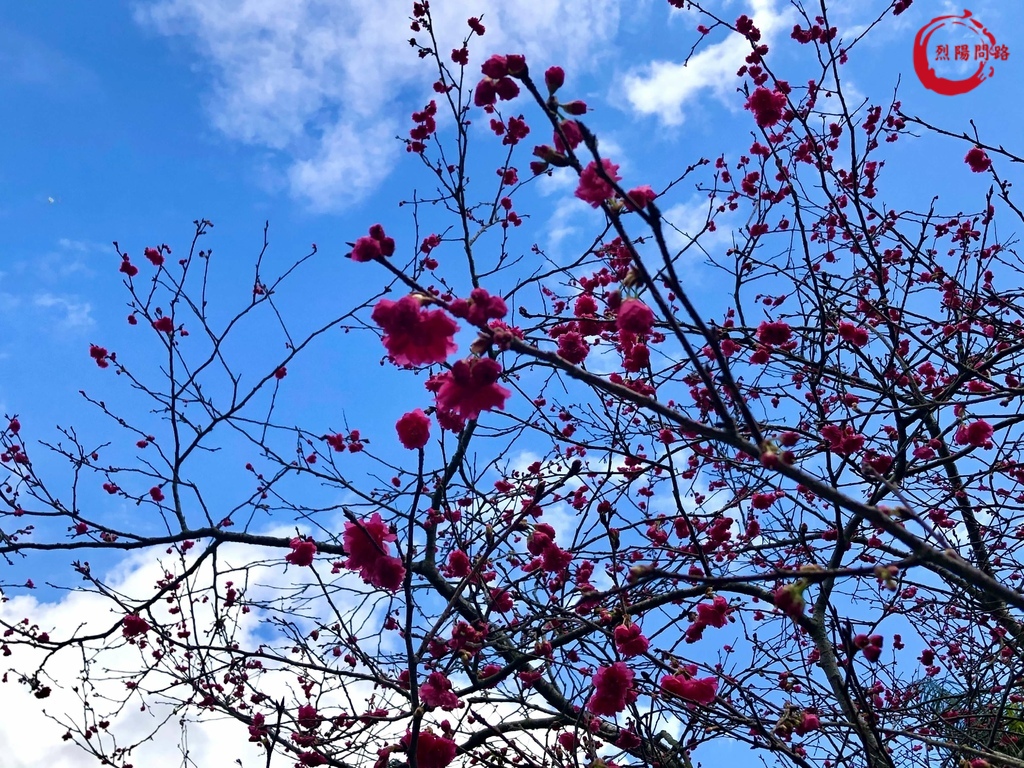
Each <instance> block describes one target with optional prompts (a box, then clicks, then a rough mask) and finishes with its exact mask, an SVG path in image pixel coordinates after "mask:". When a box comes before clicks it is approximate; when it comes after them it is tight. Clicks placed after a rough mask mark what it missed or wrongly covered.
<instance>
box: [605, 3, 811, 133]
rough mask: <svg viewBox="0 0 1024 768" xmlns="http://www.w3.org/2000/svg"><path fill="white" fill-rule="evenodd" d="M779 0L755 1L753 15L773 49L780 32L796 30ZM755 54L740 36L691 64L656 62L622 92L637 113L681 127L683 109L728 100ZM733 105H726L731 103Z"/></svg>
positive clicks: (703, 53)
mask: <svg viewBox="0 0 1024 768" xmlns="http://www.w3.org/2000/svg"><path fill="white" fill-rule="evenodd" d="M778 6H779V3H778V0H751V2H750V11H749V12H750V14H751V17H752V18H753V20H754V24H755V25H756V26H757V27H758V29H760V30H761V35H762V38H761V39H762V42H764V43H766V44H767V45H771V44H772V41H773V38H774V36H775V35H777V34H778V32H780V31H782V30H784V29H786V26H787V25H792V20H793V18H794V16H793V11H792V9H790V8H785V9H780V8H779V7H778ZM749 53H750V43H749V42H747V40H746V39H744V38H742V37H740V36H739V35H737V34H734V33H733V34H729V35H728V36H727V37H726V38H725V39H724V40H722V41H721V42H719V43H714V44H713V45H708V46H706V47H704V48H702V49H701V50H700V51H699V52H698V53H696V54H694V56H693V57H692V58H690V60H689V61H688V62H687V63H682V62H675V61H653V62H651V63H650V64H648V65H647V66H645V67H642V68H640V69H639V70H637V71H634V72H633V73H630V74H628V75H626V77H625V78H624V80H623V88H624V89H625V92H626V97H627V98H628V99H629V102H630V104H631V105H632V106H633V108H634V109H635V110H636V111H638V112H640V113H641V114H644V115H656V116H657V117H658V118H659V119H660V120H661V121H662V122H663V123H665V124H666V125H679V124H681V123H682V122H683V121H684V120H685V118H686V113H685V111H684V107H688V106H690V105H691V104H692V103H693V102H694V101H695V100H696V99H698V98H702V97H703V96H704V95H705V91H711V93H712V94H713V95H714V96H716V97H717V98H719V99H722V100H723V101H726V100H727V97H729V96H731V95H733V94H734V93H735V90H736V83H737V79H736V70H738V69H739V68H740V66H742V65H743V59H744V58H745V57H746V56H747V54H749ZM732 101H733V100H728V102H727V103H730V104H731V103H732Z"/></svg>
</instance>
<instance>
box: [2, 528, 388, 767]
mask: <svg viewBox="0 0 1024 768" xmlns="http://www.w3.org/2000/svg"><path fill="white" fill-rule="evenodd" d="M284 530H285V529H284V528H281V529H280V530H277V531H271V532H268V534H269V535H276V534H279V533H281V532H282V531H284ZM219 557H220V564H219V567H220V573H221V574H222V575H221V576H220V577H219V583H220V585H221V589H222V590H223V585H224V581H225V580H226V579H230V578H232V573H231V570H232V567H234V568H249V569H250V570H249V571H248V573H247V575H246V576H244V577H243V578H244V579H245V580H246V583H247V584H248V586H247V588H246V590H245V599H247V600H251V601H268V602H271V601H281V600H282V597H281V596H282V594H287V593H290V592H293V591H294V590H298V589H300V588H301V587H302V585H303V584H307V583H311V582H312V581H313V576H312V573H311V571H309V570H308V569H304V568H294V567H292V568H287V569H286V568H284V567H283V564H282V558H283V553H282V551H281V550H280V549H264V548H260V547H253V546H247V545H227V546H224V547H222V548H221V550H220V551H219ZM191 562H192V560H190V564H191ZM209 565H210V560H207V565H206V567H204V568H202V569H201V570H200V571H199V572H198V573H197V574H196V576H194V577H193V579H192V581H191V583H193V584H194V585H195V586H196V587H197V589H202V588H204V587H205V586H208V585H209V584H210V583H211V579H212V578H213V574H212V571H211V569H210V567H209ZM176 568H177V570H180V569H181V566H180V564H178V565H177V566H175V565H174V564H173V563H172V564H171V570H172V571H174V570H175V569H176ZM163 578H165V571H164V565H163V564H161V563H160V562H158V560H157V557H156V555H155V553H153V552H152V551H145V552H141V553H138V554H135V555H132V556H129V557H126V558H124V559H123V560H121V561H120V562H118V563H117V564H116V565H114V566H113V567H111V569H110V570H109V572H108V573H107V574H106V575H105V577H104V582H105V583H106V584H107V585H108V586H109V588H110V594H117V595H120V596H122V598H121V599H122V600H124V602H125V604H126V605H138V604H140V603H141V602H142V601H143V600H145V599H147V598H149V597H150V596H152V594H153V585H154V584H155V583H157V582H158V581H160V580H162V579H163ZM235 578H236V579H237V578H239V576H235ZM342 582H343V583H344V586H345V588H346V589H347V591H345V590H336V591H334V592H333V594H332V599H333V601H334V604H335V605H336V606H338V608H339V609H340V610H341V611H342V612H344V613H345V615H346V619H347V620H348V621H349V626H358V625H359V622H360V619H361V618H366V617H368V616H369V615H371V614H373V615H376V619H375V622H376V625H377V626H379V625H380V623H381V622H382V620H383V619H382V617H381V616H380V615H379V612H378V609H377V608H376V607H375V606H374V605H372V604H367V603H365V602H364V601H363V599H362V594H361V593H362V592H365V589H363V588H362V585H361V582H359V579H358V577H356V576H354V575H352V574H349V573H345V574H343V575H342V577H340V581H339V582H338V583H339V584H340V583H342ZM236 583H241V582H240V581H239V582H236ZM371 603H372V601H371ZM169 608H170V606H169V605H165V604H164V603H163V601H158V602H157V603H156V604H155V605H154V606H153V607H152V609H151V610H152V612H153V613H154V614H156V615H157V616H158V617H159V619H160V621H161V624H162V625H164V626H166V627H171V626H173V622H174V621H176V620H177V619H176V617H174V616H172V615H171V614H170V613H168V609H169ZM323 608H324V609H325V610H326V609H327V606H323ZM192 611H193V616H192V617H191V620H190V624H192V625H193V626H196V627H200V628H201V627H209V626H211V625H212V623H213V619H214V617H213V614H212V607H211V604H209V603H205V602H203V601H201V600H196V601H194V602H193V608H192ZM23 617H29V619H30V621H31V622H33V623H35V624H38V625H39V627H40V629H42V630H43V631H48V632H49V633H50V634H51V636H52V637H53V639H54V640H55V641H58V640H63V639H65V638H66V637H68V636H69V635H71V634H74V635H75V636H79V637H81V636H86V635H88V634H90V633H94V634H99V633H103V632H105V631H107V630H109V629H110V628H111V627H113V626H115V625H116V624H117V623H118V622H119V621H120V619H121V613H120V611H118V610H117V607H116V605H115V604H114V603H113V602H112V600H111V599H110V598H109V597H108V596H105V595H100V594H97V593H95V592H88V591H84V590H73V591H69V592H66V593H64V595H63V596H62V597H61V598H60V599H57V600H54V601H52V602H46V601H43V600H39V599H37V597H36V596H35V594H33V593H28V594H21V595H12V596H11V597H10V599H8V600H6V601H5V602H2V603H0V620H2V621H3V622H4V624H16V623H17V622H19V621H20V620H21V619H22V618H23ZM292 618H293V619H294V620H296V623H297V624H298V625H299V626H300V627H302V625H303V624H304V623H305V622H304V621H303V620H302V619H301V618H299V617H298V616H297V615H296V616H293V617H292ZM261 619H262V617H261V615H260V612H259V610H258V609H257V610H253V611H252V612H250V613H247V614H238V615H237V621H238V624H237V630H236V631H235V634H234V638H233V639H234V640H236V641H237V642H238V643H239V645H240V646H241V647H242V648H255V647H257V646H261V645H263V644H264V643H267V645H266V646H265V647H266V648H267V649H268V650H270V649H271V648H272V647H273V646H274V645H275V644H276V643H275V639H276V640H278V641H279V640H280V639H281V638H280V636H277V635H274V634H271V633H268V632H266V631H265V625H264V624H262V623H261ZM387 639H388V640H390V638H387ZM8 642H9V641H8ZM286 645H287V644H286ZM87 648H88V649H89V651H88V655H89V656H90V668H89V673H88V678H89V681H90V683H91V685H92V688H91V694H92V698H91V701H90V707H91V708H92V713H93V715H94V716H95V719H96V720H100V719H103V717H107V719H109V720H110V722H111V725H110V728H109V734H111V735H108V733H105V732H100V733H98V734H96V735H95V736H94V737H93V740H92V743H93V744H94V745H99V744H102V745H103V746H104V747H105V748H106V749H108V750H109V748H110V747H111V746H112V745H113V744H114V742H113V738H112V736H116V738H117V743H118V744H119V745H121V746H124V745H127V744H131V743H134V742H136V741H140V742H141V743H140V746H139V747H138V749H136V750H134V751H133V752H132V757H133V758H134V759H133V760H131V761H130V762H133V763H134V764H136V765H145V764H153V765H170V764H178V763H184V762H186V761H183V760H182V757H181V754H182V749H183V746H184V747H185V748H186V749H187V751H188V757H189V761H187V764H188V765H198V766H207V765H209V766H213V765H217V766H234V765H236V764H237V763H236V760H238V759H240V760H241V763H242V765H244V766H255V765H264V764H266V756H265V753H264V752H263V750H262V749H261V748H260V747H258V746H257V745H255V744H250V743H249V742H248V741H247V734H246V732H245V727H244V726H243V725H242V724H240V723H239V722H237V721H236V720H234V719H232V718H227V717H225V716H223V715H215V714H211V713H199V710H197V709H196V708H194V707H190V708H189V710H188V712H187V713H186V715H187V719H188V723H189V725H188V728H187V737H186V735H185V731H184V730H183V727H182V726H181V725H180V722H179V721H180V718H181V716H180V715H177V716H175V717H173V718H172V719H171V720H170V721H168V722H166V723H163V722H162V721H163V718H164V717H166V716H167V715H168V713H169V712H170V711H171V709H170V704H169V702H168V698H174V697H182V698H187V697H188V696H189V694H190V691H184V692H183V691H182V690H181V688H180V687H175V684H174V682H173V680H172V678H171V677H170V676H168V675H167V674H166V673H165V672H163V671H161V670H160V669H159V668H156V669H155V671H153V672H150V673H149V674H147V676H146V678H145V681H144V685H145V687H146V688H147V689H148V690H150V691H157V690H159V691H160V692H159V693H150V694H147V695H146V697H145V701H146V704H147V706H146V707H145V709H144V710H143V709H140V704H141V703H142V702H141V700H140V698H139V697H137V696H136V697H133V698H131V699H129V701H128V703H127V705H126V706H123V707H118V705H117V702H118V701H120V700H123V699H124V698H125V690H126V689H125V685H124V680H125V677H124V676H123V675H125V673H126V672H128V671H138V670H141V669H143V668H144V667H145V666H146V665H147V661H142V660H140V654H143V656H145V655H147V654H148V653H149V652H148V651H141V650H140V649H139V648H137V647H135V646H133V645H129V644H127V643H125V642H123V641H122V640H121V638H120V634H119V633H118V632H117V631H116V630H115V632H114V634H113V636H112V637H111V638H110V639H109V640H106V641H104V640H98V641H92V642H89V643H87ZM217 657H218V653H217V652H216V651H212V652H211V654H210V660H209V661H208V663H209V664H210V665H211V666H216V663H217V662H216V661H214V659H217ZM43 659H44V653H43V652H41V651H38V650H33V649H29V648H27V647H26V646H21V645H18V646H15V647H14V652H13V655H12V656H11V657H9V658H7V659H5V660H4V661H5V662H6V664H5V669H6V668H11V672H10V674H9V679H10V682H9V683H8V684H7V685H6V686H5V687H4V688H3V693H4V695H3V696H2V697H0V750H3V752H2V753H0V754H3V755H4V757H3V765H4V766H5V767H9V768H30V766H38V765H47V766H52V767H53V768H86V767H89V768H91V767H92V766H95V765H97V762H96V759H95V758H94V757H91V756H90V755H89V754H88V753H86V752H85V751H84V750H82V748H81V747H78V746H76V745H75V744H74V743H73V742H65V741H63V740H62V738H61V737H62V735H63V734H64V733H65V731H66V730H67V725H59V724H58V723H56V722H54V721H53V720H52V719H50V718H48V717H47V716H46V715H45V714H44V713H43V710H45V711H46V712H48V713H50V714H51V715H53V716H54V717H55V718H58V719H60V720H61V722H63V723H65V724H79V723H81V722H82V718H83V705H82V702H81V701H80V699H79V695H78V693H76V692H75V691H74V690H73V687H78V688H79V690H86V688H84V687H82V678H83V670H82V661H83V656H82V654H80V653H76V652H75V651H74V650H70V649H69V650H67V651H64V652H60V653H57V654H55V655H54V656H52V657H51V658H49V659H47V660H46V663H45V668H44V675H41V676H40V678H39V680H40V683H41V684H43V685H48V686H49V687H51V688H52V692H51V694H50V695H49V697H47V698H46V699H44V700H37V699H36V698H35V697H34V695H33V693H32V692H31V691H30V690H29V689H28V687H27V686H25V685H23V684H20V683H18V682H17V681H18V678H19V676H20V675H31V674H34V673H35V672H36V671H37V670H38V668H39V665H40V664H41V663H42V662H43ZM220 661H223V659H220ZM265 664H266V666H267V669H268V670H269V671H268V672H266V673H264V674H263V675H262V676H261V677H260V679H259V690H260V692H261V693H263V694H266V695H268V696H270V697H271V698H272V699H273V700H275V701H284V702H286V705H287V706H289V707H290V706H292V704H293V702H294V701H295V695H294V694H295V691H294V681H295V671H294V669H292V670H291V671H288V670H282V671H275V670H273V669H272V665H271V664H270V663H269V662H265ZM122 671H124V672H122ZM322 690H323V691H324V693H323V695H321V696H319V697H318V699H317V704H318V706H319V707H320V709H321V710H327V711H329V710H330V709H331V708H335V709H345V708H346V706H347V705H348V703H349V701H350V700H351V701H357V702H358V701H366V700H367V699H368V698H369V697H370V696H371V694H372V692H373V685H372V684H371V683H368V682H364V681H355V680H346V681H345V683H344V686H343V688H342V689H341V690H329V689H328V686H326V685H325V686H324V687H323V689H322ZM25 734H33V735H34V736H33V738H25ZM150 734H153V736H152V738H149V737H150ZM171 755H174V756H175V757H170V756H171ZM283 762H284V763H290V761H288V760H284V761H283ZM274 764H275V765H276V764H277V761H276V760H275V761H274Z"/></svg>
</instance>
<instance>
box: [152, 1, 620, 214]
mask: <svg viewBox="0 0 1024 768" xmlns="http://www.w3.org/2000/svg"><path fill="white" fill-rule="evenodd" d="M410 10H411V3H406V2H385V3H380V2H371V1H370V0H337V1H335V0H330V1H329V2H328V1H327V0H156V1H155V2H146V3H142V4H140V5H139V6H138V7H137V9H136V18H137V19H138V21H140V22H141V23H143V24H145V25H147V26H149V27H151V28H153V29H155V30H156V31H158V32H159V33H161V34H164V35H168V36H182V37H184V38H186V39H187V40H189V41H190V42H191V43H192V44H193V45H194V46H195V47H196V48H197V49H198V51H199V53H200V55H201V57H202V60H203V61H204V63H205V66H204V69H209V70H210V71H212V75H213V76H212V78H211V82H212V85H211V90H210V92H209V93H207V94H205V99H206V102H207V107H208V110H209V112H210V116H211V119H212V121H213V123H214V125H215V126H216V127H217V128H218V129H219V130H220V131H221V132H222V133H223V134H224V135H225V136H227V137H229V138H231V139H235V140H238V141H241V142H243V143H246V144H250V145H253V146H257V147H263V148H269V149H271V150H275V151H277V152H279V153H281V155H282V156H283V159H284V162H285V164H286V165H287V166H288V169H287V172H286V174H285V175H286V176H287V179H288V186H289V189H290V191H291V194H292V195H293V196H295V197H297V198H300V199H304V200H306V201H308V202H309V204H310V205H311V206H312V207H313V208H314V209H318V210H333V209H337V208H339V207H340V206H342V205H344V204H346V203H350V202H352V201H353V200H358V199H359V198H361V197H362V196H365V195H366V194H368V193H370V192H372V191H373V190H374V189H375V188H376V186H377V185H378V184H379V183H380V182H381V180H382V179H383V178H384V177H385V176H386V175H387V173H388V172H389V171H390V170H391V168H392V166H393V165H394V164H395V162H396V161H397V160H398V158H399V157H401V156H402V151H401V145H400V144H398V143H397V142H395V141H394V139H393V137H394V136H395V135H396V134H398V133H401V134H404V133H405V131H406V130H407V129H408V127H411V122H410V124H409V126H407V127H406V126H401V125H395V124H394V123H392V122H390V121H391V119H392V118H391V116H393V115H395V114H402V112H403V111H406V110H408V111H409V112H411V111H412V110H415V109H419V108H421V107H422V106H423V103H425V102H426V101H427V100H428V99H429V98H430V96H431V91H430V90H429V86H428V84H429V83H430V82H431V81H432V80H433V79H435V78H436V72H433V71H432V67H431V65H429V64H427V63H424V62H422V61H420V60H419V59H418V57H417V56H416V52H415V50H414V49H413V48H411V47H410V46H409V44H408V39H409V38H410V37H412V36H413V33H412V32H411V31H410V30H409V18H408V17H409V13H410ZM432 12H433V14H434V22H435V28H436V30H437V33H438V36H439V39H440V43H439V46H440V49H441V50H442V51H448V50H450V49H451V48H453V47H457V45H458V44H461V42H460V41H461V37H462V36H463V35H464V34H465V33H466V32H468V27H467V26H466V19H467V18H468V17H469V16H474V15H480V14H481V12H482V13H483V17H484V23H485V25H486V27H487V33H486V35H485V36H484V38H483V39H482V40H478V41H477V42H476V43H475V45H474V46H473V48H472V49H471V62H470V68H469V79H470V81H471V82H472V79H473V78H474V77H475V74H476V73H477V72H478V71H479V70H478V69H477V67H478V66H479V63H480V62H481V61H482V60H483V57H484V56H485V55H487V54H489V53H491V52H502V53H504V52H509V51H523V52H525V53H526V55H527V57H528V60H532V61H536V62H538V64H539V65H540V66H545V67H546V66H547V65H549V64H552V63H558V64H562V65H566V66H570V67H575V68H583V69H585V68H587V67H591V66H593V64H594V62H595V58H596V57H597V56H598V55H600V53H599V52H601V51H602V48H603V44H604V42H605V41H607V40H608V39H609V38H610V37H612V36H613V35H614V33H615V32H616V30H617V28H618V19H619V4H618V3H617V2H615V0H595V1H594V2H592V3H590V4H588V6H587V13H586V14H582V13H580V12H579V6H578V4H577V3H575V2H572V1H571V0H547V2H540V1H539V0H517V1H514V2H501V3H498V2H496V1H495V0H490V1H489V2H487V1H485V2H479V1H477V0H450V1H446V2H445V3H438V4H437V5H436V6H435V7H434V8H432ZM419 37H420V38H421V39H424V40H425V39H426V37H425V35H423V34H420V35H419ZM552 51H556V52H557V59H558V60H557V62H555V61H551V56H552Z"/></svg>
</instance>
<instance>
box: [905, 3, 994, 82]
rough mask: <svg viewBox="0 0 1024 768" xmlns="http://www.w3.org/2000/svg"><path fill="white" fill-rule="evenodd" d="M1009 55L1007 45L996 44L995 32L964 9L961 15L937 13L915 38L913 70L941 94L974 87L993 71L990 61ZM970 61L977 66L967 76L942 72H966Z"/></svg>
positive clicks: (991, 74) (992, 73)
mask: <svg viewBox="0 0 1024 768" xmlns="http://www.w3.org/2000/svg"><path fill="white" fill-rule="evenodd" d="M1009 57H1010V49H1009V48H1007V46H1005V45H998V44H997V43H996V36H995V35H993V34H992V33H991V32H989V31H988V30H987V29H986V28H985V26H984V25H983V24H982V23H981V22H980V21H978V20H977V19H976V18H974V17H973V16H972V15H971V12H970V11H968V10H966V9H965V10H964V12H963V15H962V16H937V17H936V18H934V19H932V20H931V21H929V22H928V23H927V24H925V25H924V26H923V27H921V29H919V30H918V32H917V36H916V37H915V38H914V72H916V73H917V77H918V79H919V80H920V81H921V85H923V86H924V87H925V88H927V89H928V90H930V91H935V92H936V93H938V94H941V95H943V96H958V95H960V94H961V93H967V92H968V91H972V90H974V89H975V88H977V87H978V86H979V85H981V83H982V82H983V81H985V80H986V79H988V78H990V77H992V76H993V75H994V74H995V67H993V66H992V62H993V61H1006V59H1008V58H1009ZM972 62H973V63H974V64H976V66H975V67H974V71H973V72H972V73H970V74H968V75H967V76H966V77H945V76H944V75H953V74H956V72H957V70H959V71H964V70H965V69H966V71H968V72H969V71H970V69H971V66H970V65H971V63H972ZM940 73H942V74H940Z"/></svg>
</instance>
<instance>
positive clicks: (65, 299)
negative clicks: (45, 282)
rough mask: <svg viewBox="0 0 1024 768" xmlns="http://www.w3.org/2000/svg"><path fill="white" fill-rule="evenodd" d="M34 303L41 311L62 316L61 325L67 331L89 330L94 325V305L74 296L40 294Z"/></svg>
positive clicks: (34, 299)
mask: <svg viewBox="0 0 1024 768" xmlns="http://www.w3.org/2000/svg"><path fill="white" fill-rule="evenodd" d="M32 303H33V304H34V305H35V306H37V307H40V308H41V309H50V310H55V311H56V312H58V313H59V314H60V315H61V319H60V325H61V326H62V327H64V328H66V329H69V330H70V329H81V328H89V327H90V326H92V325H93V319H92V304H90V303H89V302H88V301H79V300H78V299H77V298H76V297H74V296H59V295H57V294H53V293H39V294H36V296H35V297H34V298H33V300H32Z"/></svg>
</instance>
